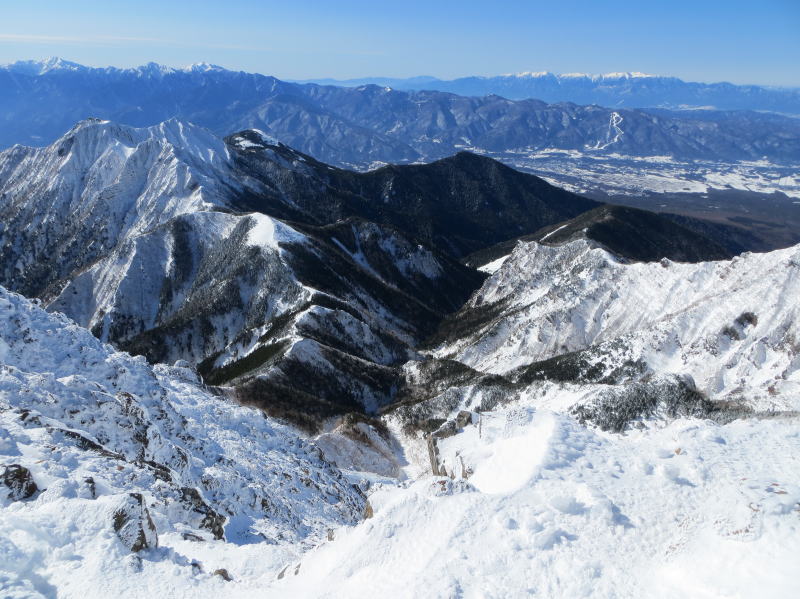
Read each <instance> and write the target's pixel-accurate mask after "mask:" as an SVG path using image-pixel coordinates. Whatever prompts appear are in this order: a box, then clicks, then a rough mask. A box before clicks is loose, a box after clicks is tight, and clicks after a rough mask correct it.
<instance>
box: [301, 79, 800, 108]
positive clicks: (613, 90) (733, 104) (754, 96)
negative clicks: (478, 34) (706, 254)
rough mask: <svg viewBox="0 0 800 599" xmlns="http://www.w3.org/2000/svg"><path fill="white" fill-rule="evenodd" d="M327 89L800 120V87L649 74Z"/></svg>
mask: <svg viewBox="0 0 800 599" xmlns="http://www.w3.org/2000/svg"><path fill="white" fill-rule="evenodd" d="M307 82H309V83H319V84H321V85H344V86H351V87H357V86H360V85H382V86H390V87H392V88H394V89H402V90H423V89H425V90H436V91H443V92H449V93H453V94H458V95H460V96H486V95H490V94H497V95H498V96H503V97H505V98H509V99H511V100H524V99H526V98H537V99H539V100H544V101H545V102H575V103H576V104H599V105H600V106H614V107H623V106H624V107H629V108H672V109H685V108H694V109H717V110H766V111H772V112H781V113H785V114H792V115H800V87H797V88H778V87H767V86H758V85H734V84H732V83H725V82H720V83H697V82H691V81H683V80H682V79H679V78H677V77H664V76H660V75H651V74H648V73H639V72H626V73H604V74H590V73H563V74H558V73H550V72H548V71H525V72H521V73H507V74H504V75H496V76H488V77H486V76H484V77H459V78H458V79H451V80H443V79H437V78H436V77H410V78H408V79H393V78H385V77H367V78H362V79H348V80H337V79H309V80H307Z"/></svg>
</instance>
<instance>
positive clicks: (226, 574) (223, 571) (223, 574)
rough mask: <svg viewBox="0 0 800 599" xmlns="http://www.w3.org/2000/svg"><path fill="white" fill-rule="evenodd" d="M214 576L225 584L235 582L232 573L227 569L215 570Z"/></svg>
mask: <svg viewBox="0 0 800 599" xmlns="http://www.w3.org/2000/svg"><path fill="white" fill-rule="evenodd" d="M213 574H214V576H219V577H220V578H221V579H222V580H224V581H225V582H230V581H231V580H233V577H231V575H230V573H229V572H228V571H227V570H226V569H225V568H218V569H216V570H214V572H213Z"/></svg>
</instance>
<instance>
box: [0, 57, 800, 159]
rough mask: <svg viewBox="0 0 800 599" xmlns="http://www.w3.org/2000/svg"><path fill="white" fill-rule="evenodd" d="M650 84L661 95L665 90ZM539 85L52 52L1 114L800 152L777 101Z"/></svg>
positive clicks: (11, 86) (27, 74)
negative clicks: (540, 90)
mask: <svg viewBox="0 0 800 599" xmlns="http://www.w3.org/2000/svg"><path fill="white" fill-rule="evenodd" d="M508 80H509V81H513V82H518V81H528V80H531V81H549V79H548V78H546V77H545V78H542V77H534V78H531V77H511V78H508ZM555 81H557V82H561V81H562V79H555ZM563 81H572V82H578V81H584V79H581V78H575V77H571V78H570V77H568V78H566V79H563ZM585 81H589V82H591V81H592V80H591V79H586V80H585ZM603 81H606V79H603ZM609 81H624V82H628V83H630V82H639V81H645V82H650V83H651V84H652V82H655V81H661V80H660V79H652V78H631V77H626V78H612V79H609ZM558 85H559V86H560V85H561V83H559V84H558ZM592 85H594V83H592ZM653 93H654V94H656V95H658V97H662V96H663V93H662V91H661V90H655V91H654V92H653ZM762 93H763V94H768V93H770V92H768V91H766V90H762ZM776 93H777V92H776ZM781 93H795V92H781ZM532 98H533V99H532ZM541 98H542V96H538V97H537V96H526V99H523V100H514V99H507V98H506V97H501V95H487V94H486V93H481V94H468V95H454V94H453V93H449V92H444V91H430V90H429V89H428V91H403V90H398V89H392V88H390V87H385V86H376V85H363V86H358V87H336V86H330V85H316V84H297V83H289V82H284V81H280V80H278V79H275V78H274V77H269V76H264V75H257V74H251V73H243V72H233V71H227V70H225V69H222V68H219V67H214V66H212V65H205V64H202V65H194V66H192V67H188V68H185V69H173V68H168V67H163V66H159V65H155V64H149V65H145V66H143V67H138V68H131V69H117V68H112V67H109V68H104V69H100V68H88V67H82V66H80V65H76V64H75V63H70V62H67V61H62V60H59V59H51V60H48V61H44V62H41V63H37V62H23V63H15V64H12V65H8V66H6V67H3V68H0V114H3V115H4V116H3V118H4V119H5V120H4V122H3V127H2V128H1V129H0V146H11V145H13V144H15V143H21V144H26V145H46V144H49V143H51V142H52V141H54V140H55V139H56V138H57V137H59V136H60V135H61V134H62V133H63V132H64V131H65V130H67V129H69V127H71V126H72V125H73V124H74V123H75V122H77V121H80V120H82V119H86V118H91V117H96V118H102V119H109V120H112V121H115V122H120V123H124V124H128V125H133V126H139V127H142V126H152V125H156V124H158V123H160V122H162V121H165V120H168V119H170V118H178V119H181V120H185V121H191V122H194V123H196V124H198V125H201V126H204V127H207V128H209V129H211V130H212V131H214V132H215V133H216V134H218V135H220V136H224V135H229V134H231V133H233V132H235V131H238V130H242V129H247V128H258V129H260V130H262V131H265V132H267V133H268V134H270V135H273V136H274V137H276V138H277V139H279V140H280V141H282V142H283V143H286V144H287V145H289V146H291V147H294V148H297V149H298V150H300V151H303V152H304V153H307V154H309V155H312V156H314V157H315V158H317V159H319V160H323V161H325V162H328V163H331V164H336V165H340V166H345V165H349V166H355V167H358V168H367V167H369V166H370V165H372V164H374V163H376V162H382V163H386V162H393V163H397V162H414V161H429V160H435V159H437V158H442V157H444V156H448V155H450V154H452V153H454V152H455V151H456V150H458V149H460V148H471V149H475V150H482V151H487V152H497V153H503V152H506V151H519V150H523V149H525V150H527V151H541V150H547V149H550V150H553V149H557V150H570V151H579V152H583V153H587V154H590V155H593V154H596V155H601V156H604V155H609V154H615V155H628V156H671V157H673V158H674V159H679V160H696V159H706V160H724V161H740V160H761V159H767V160H770V161H778V162H796V161H797V160H798V159H800V141H798V139H800V121H798V120H797V119H791V118H786V117H782V116H779V115H777V114H765V113H757V112H748V111H743V112H737V111H728V112H721V111H688V112H686V111H684V112H670V111H665V110H660V109H659V110H656V109H647V110H640V109H638V107H640V106H643V104H635V103H634V104H624V105H619V102H618V101H614V102H610V101H609V102H603V104H606V105H609V106H612V108H601V107H600V106H597V105H589V106H580V105H576V104H575V103H579V104H580V103H586V102H585V101H584V100H581V98H580V97H577V96H575V97H568V98H565V99H566V100H569V102H563V100H559V101H560V102H562V103H557V104H547V103H545V102H543V101H542V99H541ZM55 106H58V110H54V109H53V108H54V107H55ZM644 106H647V104H644ZM751 108H753V107H751Z"/></svg>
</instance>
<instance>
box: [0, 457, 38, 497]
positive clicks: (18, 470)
mask: <svg viewBox="0 0 800 599" xmlns="http://www.w3.org/2000/svg"><path fill="white" fill-rule="evenodd" d="M0 483H2V485H3V486H5V487H6V488H5V489H0V492H5V494H6V497H7V498H8V499H10V500H11V501H22V500H24V499H29V498H30V497H32V496H33V495H34V494H35V493H36V492H37V491H38V490H39V487H38V486H37V485H36V483H35V482H34V480H33V475H32V474H31V471H30V470H28V469H27V468H25V466H20V465H19V464H10V465H8V466H5V467H4V468H3V474H2V475H0Z"/></svg>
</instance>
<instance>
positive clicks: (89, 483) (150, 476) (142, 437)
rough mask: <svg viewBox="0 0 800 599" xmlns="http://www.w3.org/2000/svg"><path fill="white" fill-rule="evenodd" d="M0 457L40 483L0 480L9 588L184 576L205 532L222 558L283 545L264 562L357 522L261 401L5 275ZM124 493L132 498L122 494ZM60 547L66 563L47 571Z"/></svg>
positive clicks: (71, 590) (345, 491) (324, 468)
mask: <svg viewBox="0 0 800 599" xmlns="http://www.w3.org/2000/svg"><path fill="white" fill-rule="evenodd" d="M0 464H3V465H4V466H8V465H12V464H18V465H21V466H23V467H24V468H27V469H28V470H29V471H30V472H31V474H32V477H33V481H34V482H35V484H36V486H37V487H38V491H37V492H35V493H34V494H33V495H32V496H31V497H29V498H25V499H22V500H20V501H16V502H13V501H11V499H8V498H6V494H4V493H3V489H4V488H5V487H3V486H0V497H2V499H0V501H2V509H0V531H2V533H1V534H0V538H1V539H2V541H0V554H2V555H3V556H4V557H3V559H2V560H0V571H1V572H2V573H0V587H2V588H3V589H4V590H5V589H7V588H13V586H14V585H15V584H17V585H18V587H17V588H18V589H21V590H20V591H19V592H20V593H22V594H21V595H20V596H23V595H24V592H23V590H22V589H25V588H27V587H25V585H24V583H23V581H24V580H28V581H32V582H31V584H32V585H33V587H34V588H35V589H36V590H37V591H38V592H40V593H42V594H43V595H44V596H51V595H50V593H49V592H48V590H47V589H51V588H52V586H51V585H56V586H57V587H58V588H59V589H60V590H59V596H62V595H63V596H76V593H77V592H78V591H77V590H76V587H73V586H71V585H72V582H71V581H76V580H78V579H80V580H83V581H84V582H85V581H88V580H95V581H97V580H100V579H101V578H103V579H105V577H106V576H109V577H110V580H111V581H112V582H110V583H109V584H111V585H113V584H115V583H114V582H113V580H114V579H115V578H117V579H119V578H120V577H122V578H124V577H125V576H133V577H134V581H132V586H134V587H135V586H136V585H137V584H139V583H137V582H135V580H136V579H143V580H144V579H147V578H148V577H152V576H153V575H154V572H157V571H159V570H163V569H164V568H165V567H166V566H168V565H170V567H171V568H175V569H176V570H175V571H174V576H175V577H176V578H177V579H184V580H185V581H187V582H186V583H187V584H191V582H188V581H191V580H192V579H193V578H194V579H196V577H197V576H198V574H199V572H200V570H199V569H195V570H193V568H192V566H191V561H192V557H193V556H192V547H198V549H197V551H198V552H200V553H201V554H202V553H203V552H204V551H205V550H204V549H200V548H199V547H200V546H201V545H205V544H206V543H208V544H210V545H213V546H214V547H215V548H216V549H215V551H216V552H217V553H218V557H217V558H216V559H218V560H220V561H221V562H224V560H225V557H224V556H225V555H226V552H229V551H233V549H230V550H228V549H225V547H226V546H227V545H228V544H231V545H230V546H231V547H233V546H236V545H244V544H252V543H261V544H263V545H264V547H268V546H269V544H272V545H279V546H280V545H284V546H285V547H284V549H282V550H281V551H283V553H280V551H279V549H280V548H276V549H275V551H278V554H276V555H277V557H275V556H273V557H272V558H270V557H269V552H268V551H267V550H266V549H265V551H266V553H265V564H267V566H266V567H267V568H269V565H268V564H269V560H270V559H278V560H285V559H287V553H286V552H288V555H292V554H294V552H296V551H297V548H299V547H301V546H303V545H304V544H305V545H308V544H311V543H315V542H318V540H319V539H320V538H322V537H323V536H324V535H325V534H326V533H327V530H328V529H329V528H332V527H336V526H340V525H342V524H352V523H354V522H356V521H357V520H358V518H359V517H360V515H361V512H362V510H363V502H364V500H363V496H362V495H361V493H360V492H359V491H357V490H356V489H354V487H353V486H352V485H351V484H350V483H349V482H347V481H346V480H345V479H344V478H343V477H342V475H341V473H340V472H339V471H338V470H336V469H335V468H333V467H331V466H330V465H329V464H328V463H326V462H325V461H324V460H322V459H321V454H320V453H319V450H317V449H316V448H314V447H313V446H312V445H309V444H308V443H307V442H305V441H303V440H301V439H300V438H299V437H298V436H297V435H296V434H295V433H294V432H293V431H292V430H291V429H289V428H287V427H286V426H283V425H280V424H278V423H276V422H275V421H272V420H270V419H269V418H267V417H265V416H264V415H263V414H261V413H260V412H258V411H256V410H253V409H249V408H245V407H239V406H235V405H232V404H230V403H228V402H227V401H226V400H224V399H222V398H220V397H215V396H213V395H210V394H209V393H208V392H207V391H206V390H204V388H203V386H202V385H201V384H200V383H199V382H198V380H197V376H196V375H195V373H194V372H193V371H192V370H191V369H189V368H188V367H181V366H176V367H167V366H161V365H159V366H156V367H151V366H149V365H148V364H147V363H146V362H145V360H144V359H143V358H141V357H136V358H134V357H131V356H129V355H127V354H122V353H116V352H114V351H113V350H112V348H111V347H110V346H108V345H104V344H103V343H101V342H100V341H99V340H97V339H96V338H94V337H93V336H92V335H91V334H90V333H89V332H88V331H86V330H84V329H81V328H80V327H78V326H76V325H75V324H74V323H72V322H71V321H69V320H68V319H67V318H65V317H64V316H62V315H59V314H49V313H47V312H45V311H44V310H43V309H42V308H40V307H37V306H36V305H34V304H32V303H31V302H30V301H28V300H25V299H24V298H22V297H21V296H19V295H16V294H13V293H9V292H7V291H6V290H5V289H2V288H0ZM134 496H137V497H141V498H143V499H142V500H141V501H140V500H139V499H136V501H134V503H133V504H132V506H133V508H132V507H131V506H130V505H129V504H130V499H129V498H130V497H134ZM136 502H139V503H136ZM138 505H141V506H143V508H137V507H136V506H138ZM125 506H128V507H125ZM131 509H133V510H134V512H135V510H136V509H144V514H145V515H144V520H146V521H149V522H151V524H152V526H153V527H154V530H155V532H154V533H153V534H150V533H148V535H147V536H144V537H142V539H146V542H144V541H143V544H142V545H141V546H138V547H139V549H141V548H147V547H150V550H148V552H145V554H142V556H141V558H136V559H134V561H130V560H131V559H132V558H130V557H129V551H130V549H131V547H132V546H133V547H134V550H136V547H137V544H136V542H135V539H136V538H137V534H138V533H136V532H135V530H136V529H130V532H122V531H125V530H128V529H126V528H125V526H128V527H130V526H133V524H131V522H134V523H135V518H134V519H133V520H126V518H129V516H119V515H115V514H130V513H131V512H130V510H131ZM115 510H116V511H115ZM132 517H133V516H130V518H132ZM148 526H149V525H148ZM116 529H119V531H120V532H119V533H118V534H117V535H115V533H114V531H115V530H116ZM46 531H49V532H46ZM131 535H132V536H131ZM156 536H157V537H158V540H156ZM186 539H188V540H190V541H191V540H195V541H197V543H192V542H187V541H186ZM214 539H218V540H217V541H215V540H214ZM156 543H157V544H159V545H161V548H160V549H154V548H153V547H154V545H155V544H156ZM176 543H177V544H178V545H181V543H182V545H181V549H180V550H179V551H175V549H174V548H175V547H176ZM37 556H39V557H37ZM69 556H73V557H69ZM81 556H85V557H81ZM209 557H210V558H211V559H212V562H211V563H208V564H204V565H202V566H201V565H199V564H198V566H197V568H205V569H206V574H204V575H203V576H202V577H203V578H204V580H205V581H206V582H207V583H208V582H210V581H211V578H210V573H209V572H210V571H213V568H214V567H220V566H214V563H215V562H214V561H213V559H214V558H213V551H212V553H211V554H209ZM63 559H70V560H74V561H73V562H72V563H73V565H74V569H73V568H70V569H68V570H60V569H59V566H58V563H59V562H60V561H61V560H63ZM203 559H204V558H203ZM273 567H275V566H273ZM209 569H210V570H209ZM126 573H127V574H126ZM137 573H138V575H137ZM162 573H163V572H162ZM236 574H237V573H234V575H236ZM62 585H63V586H62ZM94 588H95V590H97V589H99V588H100V587H99V586H98V587H94ZM83 590H87V589H84V588H82V589H81V592H82V591H83ZM88 590H90V591H91V590H92V589H88ZM30 592H31V594H30V595H27V596H37V595H35V594H34V593H33V591H30Z"/></svg>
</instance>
